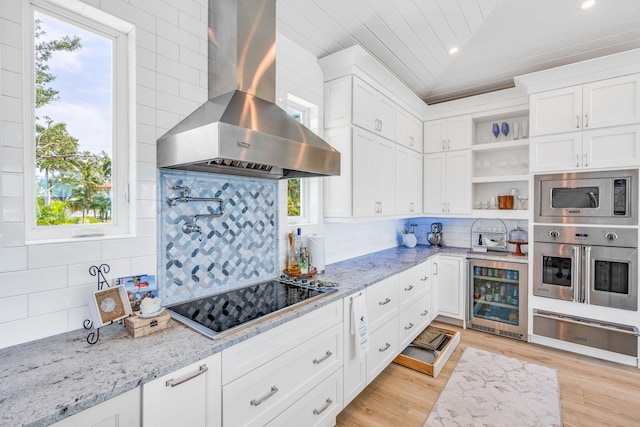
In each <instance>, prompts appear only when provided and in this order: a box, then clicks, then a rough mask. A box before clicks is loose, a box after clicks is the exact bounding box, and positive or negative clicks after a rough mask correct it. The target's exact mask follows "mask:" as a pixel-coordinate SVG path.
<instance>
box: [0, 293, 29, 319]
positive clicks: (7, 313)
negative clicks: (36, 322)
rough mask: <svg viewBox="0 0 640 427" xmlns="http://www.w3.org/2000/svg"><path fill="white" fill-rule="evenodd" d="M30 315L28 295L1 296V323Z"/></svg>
mask: <svg viewBox="0 0 640 427" xmlns="http://www.w3.org/2000/svg"><path fill="white" fill-rule="evenodd" d="M28 315H29V312H28V297H27V296H26V295H20V296H17V297H8V298H0V323H5V322H10V321H13V320H19V319H24V318H26V317H28Z"/></svg>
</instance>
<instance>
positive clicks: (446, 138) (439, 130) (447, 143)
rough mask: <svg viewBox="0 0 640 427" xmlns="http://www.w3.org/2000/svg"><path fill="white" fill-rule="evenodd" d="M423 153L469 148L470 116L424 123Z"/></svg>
mask: <svg viewBox="0 0 640 427" xmlns="http://www.w3.org/2000/svg"><path fill="white" fill-rule="evenodd" d="M423 139H424V141H423V144H424V152H425V153H437V152H440V151H449V150H463V149H465V148H470V147H471V116H458V117H451V118H448V119H441V120H433V121H429V122H425V123H424V138H423Z"/></svg>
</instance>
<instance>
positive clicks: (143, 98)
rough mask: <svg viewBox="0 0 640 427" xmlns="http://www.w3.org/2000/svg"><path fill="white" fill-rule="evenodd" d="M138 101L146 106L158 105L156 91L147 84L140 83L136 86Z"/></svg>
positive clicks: (153, 106)
mask: <svg viewBox="0 0 640 427" xmlns="http://www.w3.org/2000/svg"><path fill="white" fill-rule="evenodd" d="M136 103H137V104H138V105H144V106H146V107H150V108H155V107H156V91H155V90H153V89H151V88H148V87H146V86H142V85H138V86H137V87H136Z"/></svg>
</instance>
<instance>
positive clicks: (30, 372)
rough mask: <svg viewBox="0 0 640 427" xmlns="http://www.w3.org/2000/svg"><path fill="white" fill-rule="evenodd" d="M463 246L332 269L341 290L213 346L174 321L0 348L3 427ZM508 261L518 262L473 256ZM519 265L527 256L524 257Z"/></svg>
mask: <svg viewBox="0 0 640 427" xmlns="http://www.w3.org/2000/svg"><path fill="white" fill-rule="evenodd" d="M467 251H468V250H467V249H466V248H429V247H427V246H422V245H418V246H416V247H415V248H411V249H408V248H405V247H403V246H401V247H396V248H392V249H388V250H384V251H380V252H376V253H373V254H368V255H364V256H361V257H357V258H353V259H349V260H346V261H342V262H338V263H334V264H331V265H328V266H327V268H326V271H325V273H324V274H323V275H322V276H321V277H320V278H321V279H324V280H327V281H332V282H336V283H338V284H339V288H338V292H335V293H333V294H331V295H329V296H327V297H325V298H322V299H320V300H318V301H316V302H314V303H313V304H308V305H302V306H301V307H296V308H293V309H292V310H288V311H286V312H285V313H283V314H281V315H277V316H275V317H270V318H269V319H265V320H263V321H258V322H256V323H252V324H251V326H248V327H247V328H241V329H239V330H238V331H236V332H233V333H231V334H229V335H226V336H225V337H223V338H220V339H215V340H212V339H210V338H207V337H205V336H203V335H201V334H199V333H197V332H195V331H193V330H191V329H189V328H187V327H185V326H183V325H182V324H180V323H178V322H176V321H172V326H171V328H169V329H166V330H163V331H159V332H157V333H154V334H151V335H148V336H145V337H142V338H137V339H134V338H133V337H131V336H130V335H129V334H128V333H127V332H126V330H125V329H124V327H123V326H122V325H119V324H114V325H110V326H107V327H104V328H102V329H101V330H100V335H101V337H100V340H99V341H98V342H97V343H96V344H95V345H90V344H88V343H87V341H86V336H87V333H88V332H87V331H85V330H76V331H72V332H68V333H65V334H60V335H56V336H52V337H48V338H45V339H41V340H37V341H32V342H28V343H25V344H20V345H16V346H12V347H8V348H5V349H2V350H0V358H1V359H2V365H1V368H0V380H1V382H0V425H3V426H4V425H7V426H34V427H35V426H47V425H50V424H53V423H55V422H57V421H59V420H62V419H64V418H66V417H68V416H70V415H73V414H76V413H79V412H81V411H83V410H85V409H88V408H91V407H93V406H95V405H97V404H100V403H102V402H105V401H107V400H109V399H112V398H114V397H116V396H119V395H121V394H122V393H125V392H127V391H130V390H133V389H135V388H136V387H138V386H140V385H141V384H144V383H147V382H149V381H152V380H154V379H155V378H158V377H161V376H163V375H166V374H168V373H171V372H173V371H175V370H177V369H179V368H181V367H184V366H187V365H189V364H191V363H195V362H197V361H199V360H202V359H204V358H206V357H208V356H211V355H213V354H215V353H218V352H221V351H222V350H223V349H225V348H228V347H231V346H233V345H235V344H238V343H240V342H242V341H245V340H247V339H249V338H251V337H254V336H256V335H259V334H261V333H263V332H266V331H268V330H270V329H273V328H275V327H277V326H279V325H283V324H285V323H287V322H289V321H292V320H294V319H296V318H298V317H300V316H303V315H305V314H307V313H310V312H312V311H313V310H315V309H317V308H319V307H322V306H325V305H328V304H330V303H332V302H335V301H337V300H340V299H342V298H344V297H346V296H348V295H351V294H352V293H354V292H358V291H359V290H362V289H364V288H366V287H368V286H370V285H373V284H375V283H378V282H379V281H381V280H384V279H386V278H388V277H391V276H393V275H395V274H398V273H400V272H402V271H405V270H407V269H409V268H411V267H414V266H416V265H418V264H420V263H422V262H424V261H426V260H427V259H428V258H429V257H431V256H434V255H437V254H446V255H453V256H460V257H466V256H467ZM473 257H474V258H478V257H486V258H488V259H493V258H496V257H497V258H498V259H501V260H504V259H506V258H508V259H512V258H514V257H511V256H504V255H502V256H501V255H495V254H492V253H487V254H474V255H473ZM519 260H520V261H521V262H522V261H523V260H522V257H520V259H519Z"/></svg>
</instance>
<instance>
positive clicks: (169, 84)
mask: <svg viewBox="0 0 640 427" xmlns="http://www.w3.org/2000/svg"><path fill="white" fill-rule="evenodd" d="M158 92H162V93H168V94H169V95H175V96H179V95H180V80H179V79H176V78H175V77H171V76H167V75H166V74H158Z"/></svg>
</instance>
